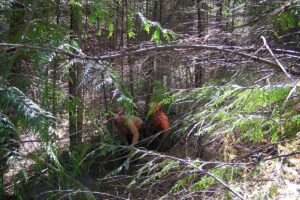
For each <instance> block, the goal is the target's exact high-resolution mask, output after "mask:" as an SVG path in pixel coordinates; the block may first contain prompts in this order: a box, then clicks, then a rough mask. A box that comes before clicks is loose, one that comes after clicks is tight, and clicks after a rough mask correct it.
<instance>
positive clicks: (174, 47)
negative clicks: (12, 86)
mask: <svg viewBox="0 0 300 200" xmlns="http://www.w3.org/2000/svg"><path fill="white" fill-rule="evenodd" d="M0 47H15V48H25V49H35V50H41V51H50V52H55V53H57V54H64V55H67V56H70V57H71V58H79V59H86V60H94V61H101V60H103V61H104V60H110V59H115V58H122V57H126V56H129V55H141V54H145V53H148V52H152V51H156V52H157V51H182V50H211V51H217V52H224V53H226V54H233V55H238V56H241V57H243V58H248V59H251V60H254V61H256V62H260V63H263V64H266V65H269V66H270V67H273V68H277V69H282V68H281V67H280V65H278V64H277V63H274V62H272V61H269V60H267V59H264V58H260V57H259V56H254V55H251V54H247V53H243V52H241V51H243V49H241V48H233V47H230V46H213V45H173V44H172V45H164V46H152V47H147V48H139V47H136V48H129V49H125V50H122V51H116V52H110V53H106V54H102V55H98V56H88V55H85V54H83V53H81V54H74V53H72V52H70V51H67V50H63V49H58V48H53V47H50V46H36V45H28V44H10V43H0ZM247 50H249V49H247Z"/></svg>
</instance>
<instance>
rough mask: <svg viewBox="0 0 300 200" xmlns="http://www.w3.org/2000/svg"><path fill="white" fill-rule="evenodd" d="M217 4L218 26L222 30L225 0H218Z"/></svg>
mask: <svg viewBox="0 0 300 200" xmlns="http://www.w3.org/2000/svg"><path fill="white" fill-rule="evenodd" d="M216 6H217V9H218V10H217V14H216V24H217V27H218V28H220V29H221V30H222V29H223V14H222V12H223V0H217V2H216Z"/></svg>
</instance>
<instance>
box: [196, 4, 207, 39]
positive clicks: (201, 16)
mask: <svg viewBox="0 0 300 200" xmlns="http://www.w3.org/2000/svg"><path fill="white" fill-rule="evenodd" d="M207 12H208V6H207V3H206V2H205V1H204V0H197V15H198V35H199V37H203V36H204V35H205V29H206V25H207V20H208V15H207Z"/></svg>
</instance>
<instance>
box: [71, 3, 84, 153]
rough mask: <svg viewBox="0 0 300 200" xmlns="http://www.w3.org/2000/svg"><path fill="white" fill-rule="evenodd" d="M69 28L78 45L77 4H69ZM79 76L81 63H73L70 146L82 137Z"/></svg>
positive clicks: (79, 18) (79, 16)
mask: <svg viewBox="0 0 300 200" xmlns="http://www.w3.org/2000/svg"><path fill="white" fill-rule="evenodd" d="M79 3H80V2H79ZM70 29H71V31H72V33H71V36H70V39H71V42H72V41H76V42H77V44H78V45H79V46H80V43H81V40H80V38H81V8H80V7H79V6H78V5H72V4H71V17H70ZM80 77H82V64H80V63H74V64H73V66H72V67H71V68H70V69H69V101H70V102H69V104H70V106H69V137H70V147H71V148H73V147H74V146H77V145H79V144H81V139H82V133H81V130H82V124H83V107H82V106H83V102H82V100H83V99H82V84H81V86H79V84H78V83H79V81H78V79H80ZM77 101H79V103H78V102H77ZM80 104H81V105H80Z"/></svg>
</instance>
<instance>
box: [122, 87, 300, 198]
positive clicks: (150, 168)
mask: <svg viewBox="0 0 300 200" xmlns="http://www.w3.org/2000/svg"><path fill="white" fill-rule="evenodd" d="M297 99H298V98H297V92H296V91H295V90H294V88H293V87H290V86H259V85H255V86H251V87H241V86H238V85H231V86H222V87H210V86H207V87H203V88H198V89H192V90H182V91H179V92H176V93H173V94H172V95H171V96H169V97H167V98H164V99H163V100H162V104H163V105H165V106H167V107H168V108H169V109H168V111H169V116H171V113H172V112H173V113H174V110H175V108H176V106H177V111H178V110H179V112H180V115H177V117H176V118H175V119H174V121H173V122H172V123H174V124H175V123H178V124H179V125H178V126H177V127H179V129H175V130H174V133H176V134H178V135H191V134H193V135H195V136H201V135H209V136H211V137H210V139H213V138H217V137H218V136H221V138H222V136H224V137H225V135H226V137H228V135H230V134H232V135H234V138H235V139H234V141H233V142H234V143H237V142H245V143H244V144H252V145H254V144H256V143H257V144H258V143H260V142H263V141H265V140H264V139H266V138H267V139H268V140H269V141H270V142H277V141H282V140H286V139H291V138H294V137H295V136H296V134H297V132H298V131H299V129H300V114H299V113H298V112H297V111H296V110H295V108H294V105H295V104H296V103H298V101H297ZM178 107H179V109H178ZM176 114H177V113H176ZM178 116H179V117H178ZM240 144H241V143H240ZM223 145H227V144H223ZM230 145H233V144H230ZM250 146H251V145H250ZM254 146H255V145H254ZM187 148H188V147H187ZM245 148H246V147H245ZM216 151H218V149H216ZM170 153H171V154H172V152H170ZM224 153H226V152H225V151H224ZM236 153H237V152H236ZM186 156H189V155H186ZM238 156H239V155H238ZM220 157H222V156H220ZM220 157H219V158H220ZM157 160H159V161H157ZM219 162H220V163H218V164H213V165H209V167H207V169H206V170H203V168H202V167H203V166H206V164H205V162H204V161H201V160H199V159H195V160H194V159H192V158H189V157H187V158H184V159H179V158H176V156H174V157H172V156H170V157H168V158H164V157H159V156H157V157H156V158H155V159H152V160H151V161H149V162H148V163H146V164H145V165H144V166H143V167H142V168H140V169H139V170H138V171H137V173H136V175H135V178H134V179H133V180H132V182H131V183H130V184H129V186H128V188H129V189H130V188H132V187H136V186H137V185H138V187H145V188H147V187H149V189H150V188H151V187H154V186H155V187H157V188H160V187H161V188H164V187H167V186H166V185H168V187H167V189H166V191H165V192H166V195H164V196H163V197H164V198H176V195H177V197H178V196H180V197H183V196H184V195H187V196H186V197H188V195H191V194H197V192H200V193H201V191H209V190H214V191H215V190H216V187H217V185H222V184H221V183H220V181H218V180H217V179H216V177H217V178H219V179H220V180H222V181H224V182H225V183H229V184H230V183H231V182H235V180H236V179H237V177H239V174H240V173H242V172H243V170H245V168H247V167H246V165H243V164H237V165H230V164H226V162H224V163H223V161H221V160H220V161H219ZM232 162H235V161H234V160H233V161H232ZM253 167H254V166H253ZM254 169H256V168H254ZM142 177H147V178H144V179H142ZM228 195H229V193H228ZM228 197H229V198H230V195H229V196H228Z"/></svg>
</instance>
